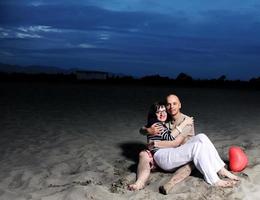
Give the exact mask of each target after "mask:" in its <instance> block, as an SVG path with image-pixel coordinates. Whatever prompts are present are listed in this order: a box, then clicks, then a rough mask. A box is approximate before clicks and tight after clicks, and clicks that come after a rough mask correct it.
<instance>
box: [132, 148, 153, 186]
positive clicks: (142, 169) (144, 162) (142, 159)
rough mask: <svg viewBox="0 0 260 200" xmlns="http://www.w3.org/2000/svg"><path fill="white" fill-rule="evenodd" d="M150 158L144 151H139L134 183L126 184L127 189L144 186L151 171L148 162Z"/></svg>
mask: <svg viewBox="0 0 260 200" xmlns="http://www.w3.org/2000/svg"><path fill="white" fill-rule="evenodd" d="M152 160H153V158H152V157H151V156H150V155H149V154H148V153H147V152H146V151H141V152H140V153H139V162H138V167H137V179H136V182H135V183H133V184H131V185H129V186H128V189H129V190H140V189H143V188H144V186H145V184H146V182H147V181H148V178H149V175H150V172H151V168H150V162H151V161H152Z"/></svg>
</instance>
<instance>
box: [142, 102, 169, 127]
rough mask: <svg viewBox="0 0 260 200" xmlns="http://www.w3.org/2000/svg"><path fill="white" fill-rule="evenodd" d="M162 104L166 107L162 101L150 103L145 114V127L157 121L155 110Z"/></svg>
mask: <svg viewBox="0 0 260 200" xmlns="http://www.w3.org/2000/svg"><path fill="white" fill-rule="evenodd" d="M162 106H164V107H166V106H165V103H164V102H155V103H154V104H153V105H151V107H150V109H149V112H148V115H147V124H146V127H151V126H152V125H153V124H154V123H156V122H159V121H158V119H157V116H156V112H157V111H158V110H159V108H160V107H162Z"/></svg>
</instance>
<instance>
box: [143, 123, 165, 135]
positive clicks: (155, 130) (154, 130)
mask: <svg viewBox="0 0 260 200" xmlns="http://www.w3.org/2000/svg"><path fill="white" fill-rule="evenodd" d="M163 130H164V128H163V126H162V125H159V124H158V123H155V124H153V125H152V126H151V127H149V128H147V127H145V126H143V127H142V128H140V130H139V133H140V134H142V135H155V134H159V133H161V131H163Z"/></svg>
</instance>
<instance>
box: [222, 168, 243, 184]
mask: <svg viewBox="0 0 260 200" xmlns="http://www.w3.org/2000/svg"><path fill="white" fill-rule="evenodd" d="M218 174H219V175H221V176H224V177H227V178H229V179H231V180H234V181H239V177H238V176H236V175H234V174H232V173H231V172H230V171H228V170H227V169H226V168H225V167H223V168H222V169H221V170H219V172H218Z"/></svg>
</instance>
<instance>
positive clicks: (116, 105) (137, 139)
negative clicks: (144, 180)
mask: <svg viewBox="0 0 260 200" xmlns="http://www.w3.org/2000/svg"><path fill="white" fill-rule="evenodd" d="M169 92H175V93H176V94H178V95H179V96H180V98H181V100H182V106H183V112H184V113H186V114H188V115H191V116H193V117H194V118H195V127H196V133H200V132H203V133H205V134H207V135H208V137H209V138H210V139H211V140H212V141H213V143H214V144H215V146H216V148H217V150H218V151H219V153H220V155H221V157H222V158H223V159H224V160H228V156H227V153H228V148H229V147H230V146H231V145H237V146H240V147H242V148H243V149H244V150H245V152H246V154H247V155H248V158H249V166H248V167H247V168H246V169H245V170H244V171H243V172H244V173H245V174H246V175H247V176H242V178H241V183H240V184H239V185H238V186H236V187H235V188H231V189H221V188H215V187H212V186H210V185H208V184H207V183H205V182H204V180H203V179H202V178H201V177H200V176H197V175H193V176H190V177H188V178H187V179H186V180H185V181H183V182H182V183H180V184H178V185H177V186H176V187H175V188H174V189H173V190H172V191H171V193H170V194H168V195H162V194H160V193H159V192H158V188H159V186H160V185H162V184H164V183H166V182H167V181H168V180H169V179H170V177H171V176H172V174H171V173H164V172H154V173H152V175H151V177H150V180H149V184H148V185H147V186H146V187H145V189H143V190H140V191H135V192H132V191H128V190H127V189H126V185H127V184H128V183H132V182H134V180H135V175H136V174H135V172H136V166H137V159H138V152H139V151H140V150H141V149H142V148H144V147H145V142H146V138H145V137H144V136H142V135H140V134H139V133H138V130H139V128H140V127H141V126H142V125H143V124H144V123H145V118H146V113H147V110H148V108H149V106H150V104H151V103H152V102H154V101H156V100H159V99H160V98H163V97H164V96H165V95H166V94H168V93H169ZM0 93H1V98H0V127H1V130H0V136H1V140H0V162H1V165H0V199H1V200H29V199H33V200H40V199H41V200H63V199H64V200H83V199H84V200H85V199H95V200H96V199H97V200H105V199H106V200H109V199H113V200H114V199H214V200H218V199H259V196H260V156H259V150H260V91H254V90H252V91H250V90H231V89H230V90H223V89H199V88H174V86H172V87H151V86H149V87H148V86H121V87H119V86H101V85H100V86H91V85H87V84H40V83H37V84H36V83H33V84H24V83H23V84H21V83H12V84H11V83H1V84H0Z"/></svg>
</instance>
